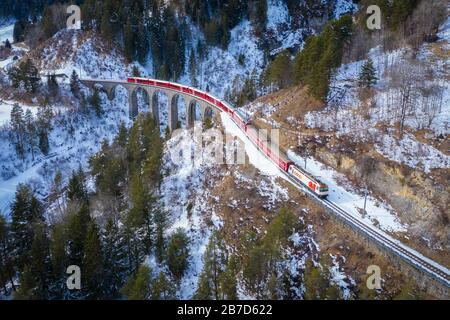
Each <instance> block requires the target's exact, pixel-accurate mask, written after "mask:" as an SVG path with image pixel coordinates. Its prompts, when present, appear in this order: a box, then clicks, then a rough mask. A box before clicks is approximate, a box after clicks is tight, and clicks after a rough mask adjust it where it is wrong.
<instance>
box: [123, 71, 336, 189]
mask: <svg viewBox="0 0 450 320" xmlns="http://www.w3.org/2000/svg"><path fill="white" fill-rule="evenodd" d="M127 82H131V83H138V84H143V85H150V86H155V87H162V88H166V89H169V90H174V91H179V92H182V93H185V94H189V95H191V96H194V97H196V98H199V99H202V100H204V101H206V102H207V103H209V104H212V105H214V106H216V107H217V108H218V109H219V110H222V111H223V112H226V113H227V114H228V115H229V116H230V117H231V119H232V120H233V121H234V122H235V123H236V124H237V125H238V126H239V127H240V128H241V130H242V131H244V132H245V134H246V135H247V137H248V138H249V139H250V141H252V142H253V143H254V144H255V145H256V146H257V147H258V149H260V150H261V151H262V152H263V153H264V154H265V155H266V156H267V157H268V158H270V159H271V160H272V161H273V162H274V163H275V164H276V165H277V166H278V167H279V168H280V169H281V170H283V171H285V172H286V173H287V174H289V175H290V176H291V177H293V178H294V179H295V180H296V181H298V182H300V183H302V184H303V185H305V186H306V187H307V188H309V189H310V190H311V191H313V192H314V193H315V194H316V195H317V196H319V197H321V198H325V197H326V196H327V195H328V186H327V185H326V184H324V183H322V182H321V181H320V180H319V179H317V178H315V177H313V176H311V175H310V174H308V173H307V172H305V171H303V170H301V169H300V168H298V167H297V166H296V165H295V164H294V163H293V162H292V161H289V160H288V159H287V158H286V157H285V156H284V155H283V154H282V153H281V152H274V151H273V150H272V149H271V148H270V146H269V145H268V141H267V139H260V137H259V136H258V131H257V130H256V129H255V128H254V126H252V124H251V121H250V120H249V119H248V118H247V117H246V116H245V115H244V114H242V113H241V112H240V111H239V110H237V109H235V108H234V107H233V106H231V105H229V104H228V103H226V102H225V101H222V100H220V99H218V98H216V97H214V96H212V95H210V94H208V93H206V92H203V91H201V90H198V89H195V88H192V87H188V86H183V85H180V84H178V83H173V82H168V81H162V80H156V79H145V78H136V77H129V78H128V79H127ZM277 148H278V146H277Z"/></svg>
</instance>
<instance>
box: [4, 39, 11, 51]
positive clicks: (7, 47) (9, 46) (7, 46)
mask: <svg viewBox="0 0 450 320" xmlns="http://www.w3.org/2000/svg"><path fill="white" fill-rule="evenodd" d="M5 48H6V49H11V43H10V42H9V39H6V41H5Z"/></svg>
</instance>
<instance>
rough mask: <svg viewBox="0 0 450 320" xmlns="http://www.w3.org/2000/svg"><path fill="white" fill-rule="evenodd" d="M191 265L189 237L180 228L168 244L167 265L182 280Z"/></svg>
mask: <svg viewBox="0 0 450 320" xmlns="http://www.w3.org/2000/svg"><path fill="white" fill-rule="evenodd" d="M188 265H189V238H188V236H187V235H186V233H185V232H184V231H183V230H182V229H178V230H177V231H176V232H175V233H174V234H173V235H172V237H171V238H170V241H169V244H168V246H167V267H168V268H169V270H170V272H171V273H172V275H173V276H174V277H175V279H176V280H178V281H179V280H181V278H182V277H183V275H184V273H185V271H186V270H187V267H188Z"/></svg>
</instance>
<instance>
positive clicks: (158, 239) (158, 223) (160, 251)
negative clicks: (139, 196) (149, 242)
mask: <svg viewBox="0 0 450 320" xmlns="http://www.w3.org/2000/svg"><path fill="white" fill-rule="evenodd" d="M154 221H155V241H154V242H155V255H156V259H157V261H158V262H159V263H162V262H163V260H164V253H165V248H166V246H165V238H164V233H165V231H166V228H167V218H166V215H165V213H164V212H163V211H162V210H157V211H156V212H155V214H154Z"/></svg>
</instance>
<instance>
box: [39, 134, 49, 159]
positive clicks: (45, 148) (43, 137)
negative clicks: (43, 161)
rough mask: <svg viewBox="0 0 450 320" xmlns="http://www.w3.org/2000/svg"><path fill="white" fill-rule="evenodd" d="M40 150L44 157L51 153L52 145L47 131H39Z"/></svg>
mask: <svg viewBox="0 0 450 320" xmlns="http://www.w3.org/2000/svg"><path fill="white" fill-rule="evenodd" d="M39 150H41V152H42V154H43V155H45V156H46V155H48V153H49V151H50V145H49V142H48V134H47V132H46V131H43V130H41V131H39Z"/></svg>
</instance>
